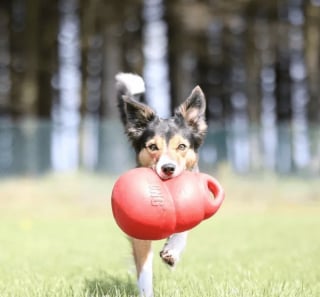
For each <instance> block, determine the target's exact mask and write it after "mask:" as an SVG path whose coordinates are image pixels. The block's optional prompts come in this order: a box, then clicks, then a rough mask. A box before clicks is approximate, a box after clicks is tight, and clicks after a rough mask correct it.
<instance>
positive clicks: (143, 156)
mask: <svg viewBox="0 0 320 297" xmlns="http://www.w3.org/2000/svg"><path fill="white" fill-rule="evenodd" d="M153 144H154V145H156V147H157V148H158V149H157V150H155V151H152V150H151V149H150V146H151V145H153ZM165 150H166V142H165V140H164V139H163V138H162V137H160V136H155V137H154V138H152V139H150V140H148V141H147V143H146V145H145V148H143V149H142V150H141V151H140V153H139V154H138V164H139V165H140V166H143V167H152V166H153V165H154V164H156V162H157V161H158V160H159V158H160V156H161V155H162V154H163V153H164V151H165Z"/></svg>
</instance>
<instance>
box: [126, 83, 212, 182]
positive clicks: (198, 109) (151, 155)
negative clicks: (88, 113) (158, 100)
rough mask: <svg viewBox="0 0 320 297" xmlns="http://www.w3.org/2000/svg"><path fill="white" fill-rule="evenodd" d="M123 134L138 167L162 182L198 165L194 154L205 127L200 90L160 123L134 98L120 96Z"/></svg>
mask: <svg viewBox="0 0 320 297" xmlns="http://www.w3.org/2000/svg"><path fill="white" fill-rule="evenodd" d="M122 99H123V104H124V117H125V130H126V133H127V135H128V137H129V139H130V140H131V142H132V145H133V147H134V149H135V151H136V155H137V163H138V165H139V166H143V167H151V168H153V169H154V170H155V171H156V172H157V174H158V175H159V176H160V177H161V178H162V179H168V178H171V177H175V176H177V175H179V174H180V173H182V171H183V170H186V169H187V170H192V169H193V168H194V167H195V166H196V164H197V150H198V148H199V146H200V145H201V144H202V142H203V139H204V136H205V133H206V131H207V125H206V122H205V108H206V101H205V96H204V94H203V92H202V90H201V88H200V87H199V86H197V87H195V88H194V89H193V91H192V92H191V94H190V96H189V97H188V98H187V99H186V100H185V102H183V103H182V104H181V105H180V106H179V107H178V108H177V109H176V110H175V113H174V116H173V117H171V118H169V119H161V118H160V117H158V116H157V114H156V112H155V111H154V110H153V109H151V108H150V107H149V106H147V105H145V104H143V103H140V102H138V101H136V100H135V99H134V97H133V96H127V95H125V96H123V98H122Z"/></svg>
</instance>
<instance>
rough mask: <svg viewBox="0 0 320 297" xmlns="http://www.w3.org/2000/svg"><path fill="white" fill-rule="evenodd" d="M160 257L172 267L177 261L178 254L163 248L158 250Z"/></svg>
mask: <svg viewBox="0 0 320 297" xmlns="http://www.w3.org/2000/svg"><path fill="white" fill-rule="evenodd" d="M160 257H161V259H162V261H163V262H164V263H166V264H167V265H169V266H170V267H172V268H174V267H175V266H176V264H177V263H178V261H179V255H178V254H177V253H175V252H174V250H167V249H163V250H162V251H161V252H160Z"/></svg>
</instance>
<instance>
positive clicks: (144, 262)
mask: <svg viewBox="0 0 320 297" xmlns="http://www.w3.org/2000/svg"><path fill="white" fill-rule="evenodd" d="M131 244H132V251H133V257H134V262H135V265H136V269H137V277H138V288H139V292H140V296H141V297H152V296H153V286H152V278H153V274H152V265H153V263H152V260H153V252H152V249H151V241H150V240H139V239H135V238H132V239H131Z"/></svg>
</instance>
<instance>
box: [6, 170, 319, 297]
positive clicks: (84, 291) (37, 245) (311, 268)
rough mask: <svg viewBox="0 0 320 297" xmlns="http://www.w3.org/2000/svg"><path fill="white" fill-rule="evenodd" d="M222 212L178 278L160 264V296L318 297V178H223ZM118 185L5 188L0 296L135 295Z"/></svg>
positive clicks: (99, 179) (197, 233)
mask: <svg viewBox="0 0 320 297" xmlns="http://www.w3.org/2000/svg"><path fill="white" fill-rule="evenodd" d="M217 177H218V179H219V180H220V181H221V183H222V184H223V185H224V187H225V190H226V193H227V198H226V201H225V203H224V205H223V207H222V209H221V210H220V211H219V212H218V213H217V214H216V216H215V217H213V218H212V219H209V220H207V221H205V222H203V223H202V224H200V225H199V226H198V227H197V228H194V229H193V230H191V231H190V238H189V242H188V246H187V248H186V251H185V252H184V254H183V257H182V261H181V263H179V265H178V267H177V269H176V270H175V271H174V272H172V271H171V270H169V269H167V268H166V267H165V266H164V265H163V264H162V263H161V261H160V259H159V257H157V253H158V251H159V250H160V248H161V245H162V244H163V242H156V243H155V244H154V245H155V246H154V250H155V260H154V270H155V276H154V282H155V295H156V296H160V297H162V296H166V297H168V296H177V297H178V296H192V297H193V296H195V297H197V296H199V297H200V296H201V297H204V296H210V297H212V296H213V297H214V296H217V297H227V296H228V297H231V296H246V297H247V296H248V297H251V296H252V297H254V296H259V297H260V296H265V297H276V296H281V297H286V296H290V297H291V296H299V297H301V296H302V297H307V296H308V297H309V296H314V297H317V296H320V282H319V279H320V265H319V263H320V236H319V229H320V215H319V214H320V191H319V186H318V185H319V180H308V181H306V180H301V179H295V178H279V177H274V176H272V175H264V176H259V177H250V178H249V177H246V178H243V177H242V178H240V177H236V176H234V175H232V174H230V172H228V170H220V171H219V175H218V176H217ZM113 182H114V179H112V178H108V177H105V176H91V175H86V174H75V175H51V176H47V177H42V178H40V179H39V178H38V179H36V178H34V179H33V178H19V179H8V180H3V181H1V182H0V296H1V297H9V296H10V297H20V296H21V297H22V296H23V297H25V296H28V297H36V296H37V297H38V296H39V297H40V296H41V297H42V296H48V297H49V296H50V297H51V296H59V297H73V296H79V297H80V296H86V297H91V296H92V297H103V296H136V295H137V290H136V286H135V275H134V267H133V265H132V260H131V256H130V249H129V245H128V243H127V240H126V238H125V236H124V235H123V234H122V233H121V232H120V231H119V229H118V228H117V226H116V225H115V223H114V221H113V218H112V215H111V212H110V208H109V201H108V199H109V197H110V191H111V187H112V184H113Z"/></svg>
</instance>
